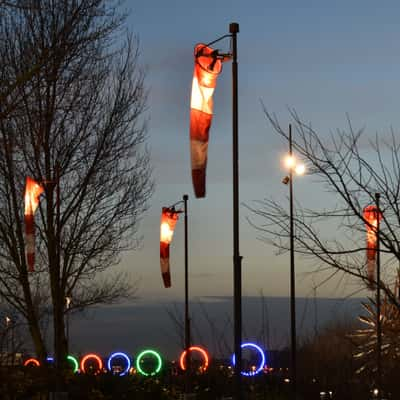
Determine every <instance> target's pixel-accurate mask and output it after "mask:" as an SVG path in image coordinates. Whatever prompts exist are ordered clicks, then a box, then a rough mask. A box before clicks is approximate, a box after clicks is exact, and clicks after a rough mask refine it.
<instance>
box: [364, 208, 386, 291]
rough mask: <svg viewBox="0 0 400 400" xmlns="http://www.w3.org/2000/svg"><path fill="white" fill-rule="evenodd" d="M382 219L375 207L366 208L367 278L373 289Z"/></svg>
mask: <svg viewBox="0 0 400 400" xmlns="http://www.w3.org/2000/svg"><path fill="white" fill-rule="evenodd" d="M381 219H382V213H381V212H380V211H379V210H378V207H377V206H375V205H370V206H367V207H365V208H364V220H365V221H366V224H365V225H366V229H367V276H368V280H369V287H370V288H371V289H373V287H374V285H373V282H374V281H375V269H376V250H377V229H378V222H379V221H380V220H381Z"/></svg>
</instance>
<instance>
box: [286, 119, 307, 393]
mask: <svg viewBox="0 0 400 400" xmlns="http://www.w3.org/2000/svg"><path fill="white" fill-rule="evenodd" d="M285 161H286V167H287V168H288V169H289V174H288V175H286V176H285V177H284V178H283V180H282V183H283V184H285V185H287V184H289V236H290V355H291V357H290V359H291V368H290V371H291V385H292V398H293V399H296V384H297V357H296V356H297V349H296V279H295V278H296V276H295V263H294V219H293V172H294V173H295V174H297V175H303V174H304V172H305V167H304V165H302V164H297V163H296V159H295V158H294V157H293V143H292V125H291V124H289V155H288V157H287V158H286V160H285Z"/></svg>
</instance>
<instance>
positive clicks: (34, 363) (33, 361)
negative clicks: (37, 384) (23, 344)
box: [24, 358, 40, 367]
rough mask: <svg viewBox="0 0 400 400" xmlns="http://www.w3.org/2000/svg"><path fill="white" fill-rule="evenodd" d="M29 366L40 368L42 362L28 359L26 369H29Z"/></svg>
mask: <svg viewBox="0 0 400 400" xmlns="http://www.w3.org/2000/svg"><path fill="white" fill-rule="evenodd" d="M29 365H34V366H35V367H40V362H39V360H36V358H28V359H27V360H26V361H25V362H24V367H28V366H29Z"/></svg>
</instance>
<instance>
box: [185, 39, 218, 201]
mask: <svg viewBox="0 0 400 400" xmlns="http://www.w3.org/2000/svg"><path fill="white" fill-rule="evenodd" d="M221 70H222V60H221V59H220V58H217V54H216V52H215V51H214V50H213V49H212V48H211V47H207V46H205V45H204V44H198V45H196V47H195V48H194V73H193V83H192V96H191V100H190V152H191V162H192V181H193V188H194V193H195V195H196V197H197V198H199V197H205V195H206V167H207V149H208V137H209V131H210V126H211V119H212V114H213V98H212V96H213V93H214V89H215V87H216V84H217V77H218V75H219V73H220V72H221Z"/></svg>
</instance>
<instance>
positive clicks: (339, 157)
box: [247, 108, 400, 308]
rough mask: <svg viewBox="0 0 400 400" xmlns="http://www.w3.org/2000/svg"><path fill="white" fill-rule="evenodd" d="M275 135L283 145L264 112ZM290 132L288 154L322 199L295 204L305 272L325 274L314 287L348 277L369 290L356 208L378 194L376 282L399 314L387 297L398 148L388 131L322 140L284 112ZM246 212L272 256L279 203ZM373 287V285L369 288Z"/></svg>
mask: <svg viewBox="0 0 400 400" xmlns="http://www.w3.org/2000/svg"><path fill="white" fill-rule="evenodd" d="M264 111H265V114H266V117H267V119H268V120H269V122H270V123H271V125H272V127H273V129H274V131H275V132H276V133H277V134H278V135H280V136H281V137H282V138H283V139H285V140H288V133H287V128H286V127H283V126H282V125H281V124H280V123H279V121H278V119H277V118H276V116H275V115H274V114H271V113H270V112H268V111H267V110H266V109H265V108H264ZM289 112H290V116H291V119H292V121H293V122H292V125H293V127H294V133H295V134H294V140H293V148H294V150H295V152H296V155H297V156H298V157H300V158H302V159H303V161H304V162H305V163H306V165H307V170H308V174H309V175H311V177H314V179H313V183H312V184H313V185H314V187H315V193H322V192H325V193H327V196H326V199H327V202H326V204H324V205H321V207H320V208H319V209H313V210H311V209H307V208H304V207H302V206H301V205H300V204H296V207H295V209H296V210H295V215H294V225H295V232H294V236H295V251H296V252H297V253H298V254H299V255H301V256H303V257H304V258H305V259H307V261H308V265H310V270H311V271H313V272H315V271H319V272H324V275H323V278H322V277H321V282H320V283H323V281H325V280H329V279H330V278H331V277H333V276H334V275H340V274H343V276H352V277H354V278H356V279H358V281H359V282H360V284H361V285H360V287H365V286H366V285H368V283H369V282H368V278H367V274H366V268H365V265H366V257H365V251H366V223H367V222H366V221H365V219H364V217H363V209H364V207H365V206H367V205H369V204H375V193H380V195H381V202H380V203H381V204H380V208H381V211H382V212H383V219H382V221H381V223H380V246H381V252H382V271H383V272H384V274H383V278H382V279H381V282H379V285H380V287H381V289H382V290H383V292H384V293H385V295H386V296H387V298H388V299H389V300H390V301H391V302H392V303H393V304H395V305H396V307H398V308H400V302H399V296H398V294H397V293H395V292H394V291H393V289H391V288H393V285H392V284H393V282H394V280H395V279H396V277H397V275H398V273H397V270H398V267H399V261H400V229H399V228H400V210H399V207H400V152H399V150H400V142H399V140H398V139H397V138H396V135H395V133H394V132H391V133H390V135H385V136H381V137H380V136H378V135H376V136H375V138H374V139H373V140H368V138H366V135H365V133H364V131H363V130H362V129H360V130H355V129H353V127H352V125H351V122H350V120H349V119H348V129H347V130H345V131H343V130H337V131H335V132H333V133H331V134H330V136H329V137H328V138H327V140H325V141H324V140H323V139H322V136H321V135H319V134H318V132H316V131H315V130H314V129H313V127H312V125H311V124H308V123H305V122H304V121H303V120H302V119H301V117H300V116H299V115H298V114H297V113H296V111H294V110H289ZM247 207H248V208H249V209H250V210H251V211H252V212H253V213H254V214H253V216H254V218H250V219H249V221H250V223H251V224H252V225H253V226H254V227H255V228H256V229H257V230H258V231H259V232H260V238H261V239H262V240H265V241H266V242H268V243H270V244H272V245H273V246H275V247H276V248H277V249H278V251H279V252H284V251H287V250H288V249H289V234H290V227H289V215H288V210H287V209H286V208H285V205H282V204H281V203H279V202H277V201H276V200H274V199H272V198H266V199H264V200H261V201H255V202H254V203H253V204H251V205H247ZM374 284H376V282H374Z"/></svg>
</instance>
